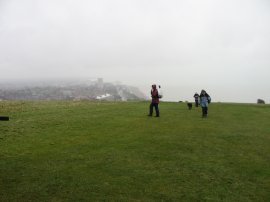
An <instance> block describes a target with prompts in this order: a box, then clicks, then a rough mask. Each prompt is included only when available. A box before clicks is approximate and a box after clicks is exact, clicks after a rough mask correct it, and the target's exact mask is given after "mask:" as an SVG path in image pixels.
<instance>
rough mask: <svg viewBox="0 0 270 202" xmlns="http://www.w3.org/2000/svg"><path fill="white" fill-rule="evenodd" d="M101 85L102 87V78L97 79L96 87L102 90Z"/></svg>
mask: <svg viewBox="0 0 270 202" xmlns="http://www.w3.org/2000/svg"><path fill="white" fill-rule="evenodd" d="M103 85H104V83H103V78H98V80H97V86H98V88H100V89H102V88H103Z"/></svg>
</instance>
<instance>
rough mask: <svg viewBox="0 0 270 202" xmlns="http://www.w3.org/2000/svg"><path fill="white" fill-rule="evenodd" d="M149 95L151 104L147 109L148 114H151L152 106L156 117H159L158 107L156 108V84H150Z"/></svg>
mask: <svg viewBox="0 0 270 202" xmlns="http://www.w3.org/2000/svg"><path fill="white" fill-rule="evenodd" d="M151 97H152V101H151V104H150V109H149V114H148V116H152V115H153V108H154V107H155V110H156V117H159V109H158V104H159V96H158V90H157V86H156V85H155V84H153V85H152V90H151Z"/></svg>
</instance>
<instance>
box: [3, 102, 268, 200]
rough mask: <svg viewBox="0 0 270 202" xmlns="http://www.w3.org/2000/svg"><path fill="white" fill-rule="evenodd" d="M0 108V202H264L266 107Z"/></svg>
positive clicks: (35, 104)
mask: <svg viewBox="0 0 270 202" xmlns="http://www.w3.org/2000/svg"><path fill="white" fill-rule="evenodd" d="M148 107H149V103H147V102H101V103H98V102H87V101H80V102H69V101H48V102H47V101H42V102H5V101H2V102H0V115H8V116H10V118H11V119H10V121H8V122H3V121H2V122H0V201H1V202H16V201H34V202H38V201H71V202H77V201H235V202H240V201H243V202H248V201H270V105H255V104H254V105H251V104H221V103H219V104H218V103H212V104H210V106H209V117H208V118H207V119H202V118H201V109H200V108H193V109H192V110H191V111H189V110H188V109H187V107H186V104H184V103H182V104H180V103H169V102H167V103H161V104H160V111H161V117H160V118H155V117H152V118H151V117H147V116H146V115H147V113H148Z"/></svg>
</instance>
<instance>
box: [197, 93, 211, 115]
mask: <svg viewBox="0 0 270 202" xmlns="http://www.w3.org/2000/svg"><path fill="white" fill-rule="evenodd" d="M210 102H211V97H210V96H209V95H208V94H207V93H206V91H205V90H202V91H201V94H200V104H201V107H202V118H206V117H207V115H208V104H209V103H210Z"/></svg>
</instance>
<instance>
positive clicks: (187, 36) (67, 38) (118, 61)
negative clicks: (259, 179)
mask: <svg viewBox="0 0 270 202" xmlns="http://www.w3.org/2000/svg"><path fill="white" fill-rule="evenodd" d="M74 77H75V78H81V77H82V78H87V77H91V78H93V77H102V78H104V80H105V81H106V80H107V81H121V82H122V83H124V84H130V85H135V86H138V87H140V88H141V89H142V90H143V91H144V92H145V93H149V89H148V88H149V87H150V85H151V84H152V83H158V84H161V85H162V86H163V91H164V95H165V99H166V100H192V96H193V94H194V93H195V91H198V92H199V91H200V90H201V89H205V90H206V91H208V92H209V94H210V95H211V96H212V98H213V100H215V101H232V102H256V99H257V98H262V99H265V100H266V101H267V102H270V1H269V0H162V1H161V0H23V1H22V0H0V79H1V80H4V79H33V78H35V79H41V78H74Z"/></svg>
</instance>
